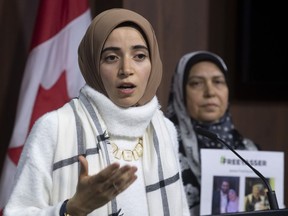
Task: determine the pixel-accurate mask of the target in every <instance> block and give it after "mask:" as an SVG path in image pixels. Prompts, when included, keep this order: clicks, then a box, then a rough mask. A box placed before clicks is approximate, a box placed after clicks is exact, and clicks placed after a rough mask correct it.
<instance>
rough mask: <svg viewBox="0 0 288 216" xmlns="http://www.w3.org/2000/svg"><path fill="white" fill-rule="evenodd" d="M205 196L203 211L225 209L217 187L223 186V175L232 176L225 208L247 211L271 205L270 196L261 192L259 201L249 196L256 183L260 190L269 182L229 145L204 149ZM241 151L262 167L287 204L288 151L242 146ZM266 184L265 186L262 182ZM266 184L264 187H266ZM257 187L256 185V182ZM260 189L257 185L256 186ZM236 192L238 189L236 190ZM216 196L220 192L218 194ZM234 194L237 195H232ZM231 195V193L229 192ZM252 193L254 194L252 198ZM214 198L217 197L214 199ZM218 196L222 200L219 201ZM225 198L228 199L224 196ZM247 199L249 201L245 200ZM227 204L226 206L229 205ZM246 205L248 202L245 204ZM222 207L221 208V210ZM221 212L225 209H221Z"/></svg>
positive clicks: (270, 183)
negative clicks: (287, 161) (287, 165)
mask: <svg viewBox="0 0 288 216" xmlns="http://www.w3.org/2000/svg"><path fill="white" fill-rule="evenodd" d="M200 152H201V196H200V215H216V214H219V213H217V212H220V211H221V207H219V205H218V207H216V201H217V197H216V198H215V197H214V198H213V195H214V191H217V190H219V189H220V188H221V182H222V180H223V179H228V180H229V189H230V188H231V189H234V191H233V190H231V191H230V192H231V195H230V196H231V198H230V200H232V199H235V201H230V203H229V205H228V198H227V199H226V204H225V201H223V202H222V212H227V213H232V214H233V213H234V212H247V211H249V209H251V208H254V209H263V208H267V203H266V202H267V201H268V200H267V197H266V198H265V196H264V197H263V196H261V198H260V199H261V200H264V201H261V202H256V201H255V198H253V197H251V196H249V194H251V193H252V189H253V185H254V184H256V185H257V187H258V190H260V191H261V194H262V195H263V191H265V190H267V188H266V187H267V185H266V184H265V182H264V181H263V180H261V179H260V176H257V175H256V173H255V172H254V171H253V170H252V169H251V168H250V167H249V166H247V164H245V163H244V162H243V161H242V160H240V159H239V158H238V157H237V156H236V155H235V154H233V153H232V152H231V151H229V150H225V149H219V150H218V149H201V150H200ZM237 153H239V154H241V156H242V157H243V158H244V159H245V160H246V161H247V162H248V163H249V164H250V165H251V166H253V167H254V169H256V170H258V172H259V173H261V174H262V175H263V176H264V177H265V179H267V181H268V183H269V185H270V186H271V188H272V189H273V190H274V191H275V194H276V195H277V202H278V204H279V208H280V209H281V208H284V207H285V206H284V193H283V191H284V153H283V152H270V151H247V150H239V151H237ZM261 184H262V186H261ZM263 186H264V187H263ZM255 187H256V186H255ZM254 190H256V189H254ZM233 192H235V193H234V194H233ZM214 196H216V195H214ZM232 196H234V198H233V197H232ZM227 197H228V196H227ZM236 197H238V200H237V198H236ZM248 197H250V198H248ZM213 199H214V200H213ZM219 199H220V198H218V203H219ZM222 200H224V199H222ZM249 200H252V202H255V203H256V205H254V207H252V205H253V204H250V207H249V206H248V201H249ZM245 201H246V203H245ZM225 205H226V206H225ZM245 205H247V206H246V207H245ZM217 208H218V210H217ZM220 214H221V213H220Z"/></svg>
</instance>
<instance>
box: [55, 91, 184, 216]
mask: <svg viewBox="0 0 288 216" xmlns="http://www.w3.org/2000/svg"><path fill="white" fill-rule="evenodd" d="M81 92H82V93H81V96H80V100H79V99H74V100H72V103H70V104H71V107H72V108H73V109H71V107H70V106H69V105H67V106H64V107H63V108H61V109H59V110H58V113H59V115H58V117H59V143H58V145H57V149H56V154H55V163H54V171H53V181H55V182H69V186H67V185H61V184H60V185H59V187H57V186H56V187H55V192H54V193H53V194H54V197H53V200H55V201H56V200H59V199H60V200H64V199H65V197H70V196H72V195H73V194H74V193H75V188H76V185H77V179H78V171H79V170H78V163H77V155H79V154H85V155H86V159H87V160H88V164H89V175H93V174H95V173H97V172H99V171H100V170H102V169H103V168H104V167H106V166H107V165H108V164H110V163H111V162H113V155H112V149H111V145H110V143H109V141H108V140H107V139H105V135H104V131H108V133H112V132H113V133H114V134H115V135H122V136H127V135H130V134H132V136H135V137H136V136H139V135H144V136H143V141H144V144H143V146H145V148H144V149H143V151H144V152H143V163H142V168H143V175H144V182H145V185H146V188H145V190H146V195H147V202H148V211H149V215H151V216H154V215H167V216H170V215H171V216H172V215H173V216H174V215H177V216H178V215H179V216H181V215H186V209H185V207H187V206H186V203H185V202H186V200H183V196H182V192H183V186H182V182H181V179H180V173H179V171H180V170H179V165H178V158H177V152H175V150H174V148H173V145H172V140H171V136H170V134H169V131H168V129H167V126H166V124H165V120H164V116H163V114H162V112H161V111H160V110H159V109H157V107H158V103H157V99H156V98H155V99H153V100H154V102H153V101H152V103H151V102H150V103H148V104H147V105H144V106H142V107H133V108H128V109H123V108H120V107H117V106H115V105H114V104H112V103H111V102H109V100H108V99H107V98H106V97H105V96H104V95H101V94H100V93H98V92H96V91H94V90H93V89H91V88H89V87H88V86H86V87H84V88H83V89H82V91H81ZM105 98H106V99H105ZM155 100H156V101H155ZM109 103H110V104H109ZM96 106H97V107H96ZM147 109H148V110H154V111H153V112H152V113H149V112H147V111H145V110H147ZM107 110H109V111H107ZM113 110H114V111H113ZM130 111H131V112H130ZM141 111H143V112H141ZM73 112H74V113H75V119H76V122H77V124H76V125H75V119H71V115H72V116H73ZM114 112H115V113H116V112H117V115H116V114H115V116H113V115H114ZM120 113H124V114H123V116H122V115H121V116H119V114H120ZM101 114H102V115H101ZM110 114H111V115H112V116H113V117H111V116H110ZM138 114H141V115H139V118H140V120H139V121H138V123H137V124H135V123H134V122H132V121H134V118H136V117H138ZM107 116H109V120H111V119H114V120H115V121H116V122H117V121H120V122H121V123H122V124H123V125H125V127H126V129H127V128H129V127H130V129H131V131H133V132H132V133H130V134H127V132H126V130H121V129H119V130H118V128H115V127H114V124H112V123H113V121H111V122H109V123H108V122H107V124H105V119H106V120H107V119H108V117H107ZM129 117H132V120H131V122H130V121H127V118H128V119H129ZM133 117H134V118H133ZM125 118H126V121H125ZM116 119H119V120H116ZM141 119H142V120H141ZM73 121H74V123H73ZM114 123H115V122H114ZM117 124H119V122H118V123H116V125H117ZM137 125H138V126H139V128H138V127H137ZM106 138H107V137H106ZM95 140H96V141H97V142H95ZM67 143H69V144H70V143H72V144H73V147H71V148H70V147H69V148H67V147H66V148H65V145H67ZM79 143H83V146H81V145H80V146H79V145H78V144H79ZM67 149H68V150H67ZM56 191H57V193H56ZM131 196H137V194H132V195H131ZM120 208H121V206H117V197H116V199H114V200H112V201H111V202H109V203H108V204H107V205H104V206H103V207H101V208H99V209H96V210H95V211H93V212H92V213H91V214H89V215H95V216H96V215H97V216H99V215H103V216H104V215H105V216H107V215H121V213H123V212H121V211H120V214H117V212H119V210H120ZM124 215H125V216H129V212H124Z"/></svg>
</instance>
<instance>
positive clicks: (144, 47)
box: [101, 45, 149, 54]
mask: <svg viewBox="0 0 288 216" xmlns="http://www.w3.org/2000/svg"><path fill="white" fill-rule="evenodd" d="M137 49H145V50H147V51H149V50H148V48H147V47H146V46H144V45H135V46H132V50H137ZM109 50H110V51H118V50H120V48H119V47H112V46H111V47H106V48H104V49H103V50H102V51H101V54H102V53H104V52H106V51H109Z"/></svg>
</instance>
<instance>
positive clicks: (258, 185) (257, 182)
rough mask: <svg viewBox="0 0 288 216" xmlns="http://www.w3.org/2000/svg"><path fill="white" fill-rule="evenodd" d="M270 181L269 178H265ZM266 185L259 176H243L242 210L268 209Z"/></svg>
mask: <svg viewBox="0 0 288 216" xmlns="http://www.w3.org/2000/svg"><path fill="white" fill-rule="evenodd" d="M266 180H267V182H270V185H272V184H271V183H272V182H271V180H270V179H266ZM267 190H268V189H267V187H265V185H264V183H263V181H262V180H261V179H260V178H251V177H246V178H245V197H244V210H245V211H258V210H267V209H269V200H268V196H267Z"/></svg>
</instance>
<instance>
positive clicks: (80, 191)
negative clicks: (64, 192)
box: [66, 156, 137, 216]
mask: <svg viewBox="0 0 288 216" xmlns="http://www.w3.org/2000/svg"><path fill="white" fill-rule="evenodd" d="M79 161H80V165H81V169H80V175H79V180H78V184H77V189H76V193H75V194H74V196H73V197H72V198H71V199H69V201H68V202H67V206H66V207H67V213H69V214H71V215H73V216H82V215H85V216H86V215H87V214H89V213H90V212H92V211H93V210H95V209H97V208H99V207H101V206H103V205H105V204H106V203H108V202H109V201H111V200H112V199H113V198H114V197H116V196H117V195H118V194H119V193H121V192H122V191H124V190H125V189H126V188H128V187H129V186H130V185H131V184H132V183H133V182H134V181H135V180H136V179H137V176H136V174H135V173H136V171H137V168H136V167H133V166H129V165H125V166H123V167H120V165H119V164H118V163H113V164H111V165H109V166H107V167H106V168H105V169H103V170H101V171H100V172H99V173H97V174H96V175H92V176H89V175H88V161H87V160H86V158H85V157H84V156H79Z"/></svg>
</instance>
